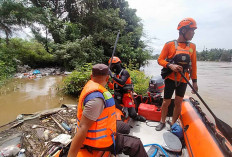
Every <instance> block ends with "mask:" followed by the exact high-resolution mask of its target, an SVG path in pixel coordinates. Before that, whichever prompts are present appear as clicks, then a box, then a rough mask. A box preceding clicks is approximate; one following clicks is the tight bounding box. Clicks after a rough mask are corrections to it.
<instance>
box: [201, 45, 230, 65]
mask: <svg viewBox="0 0 232 157" xmlns="http://www.w3.org/2000/svg"><path fill="white" fill-rule="evenodd" d="M231 58H232V50H231V49H229V50H225V49H216V48H215V49H210V50H207V49H206V50H203V51H202V52H198V53H197V59H198V60H200V61H226V62H231V61H232V60H231Z"/></svg>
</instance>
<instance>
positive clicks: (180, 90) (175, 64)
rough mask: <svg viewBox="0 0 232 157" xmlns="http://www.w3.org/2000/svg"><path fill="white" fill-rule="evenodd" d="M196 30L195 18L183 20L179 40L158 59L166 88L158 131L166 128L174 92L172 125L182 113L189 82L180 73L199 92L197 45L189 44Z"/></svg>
mask: <svg viewBox="0 0 232 157" xmlns="http://www.w3.org/2000/svg"><path fill="white" fill-rule="evenodd" d="M195 29H197V24H196V21H195V20H194V19H193V18H185V19H183V20H182V21H181V22H180V23H179V25H178V27H177V30H179V38H178V39H177V40H173V41H170V42H167V43H166V44H165V45H164V47H163V50H162V52H161V54H160V56H159V58H158V64H160V65H161V66H163V69H162V70H161V75H162V77H163V79H165V88H164V99H163V103H162V113H161V121H160V124H159V125H158V126H157V127H156V130H157V131H160V130H162V129H163V128H164V127H165V119H166V116H167V112H168V106H169V105H170V103H171V98H172V95H173V93H174V91H175V101H174V103H175V107H174V111H173V117H172V122H171V125H173V124H174V123H175V122H176V120H177V119H178V117H179V115H180V113H181V104H182V101H183V97H184V94H185V91H186V88H187V82H186V81H185V80H184V79H183V78H182V77H181V74H180V73H179V72H180V71H181V72H183V73H184V75H185V77H187V79H188V80H189V79H190V77H191V79H192V84H193V87H194V89H195V90H196V91H198V86H197V65H196V61H197V59H196V45H195V44H193V43H191V42H189V41H190V40H192V38H193V36H194V34H195V32H194V31H195ZM189 75H190V77H189ZM192 92H193V91H192Z"/></svg>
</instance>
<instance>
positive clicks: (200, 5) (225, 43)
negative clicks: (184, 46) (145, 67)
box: [128, 0, 232, 53]
mask: <svg viewBox="0 0 232 157" xmlns="http://www.w3.org/2000/svg"><path fill="white" fill-rule="evenodd" d="M128 2H129V5H130V7H131V8H134V9H137V16H139V17H140V18H141V19H142V23H143V25H144V33H145V34H146V38H148V39H150V38H158V39H159V40H152V41H151V42H150V43H149V45H150V46H152V47H153V48H154V49H155V51H154V52H155V53H159V52H160V51H161V50H162V47H163V45H164V44H165V42H167V41H170V40H173V39H176V38H177V37H178V31H177V30H176V27H177V25H178V23H179V22H180V20H182V19H183V18H185V17H192V18H194V19H195V20H196V21H197V25H198V29H197V30H196V33H195V36H194V38H193V40H192V42H194V43H196V45H197V50H198V51H202V50H203V48H204V47H206V48H208V49H210V48H225V49H232V44H231V37H232V27H231V25H232V18H231V17H232V9H231V8H232V1H231V0H220V1H219V0H128Z"/></svg>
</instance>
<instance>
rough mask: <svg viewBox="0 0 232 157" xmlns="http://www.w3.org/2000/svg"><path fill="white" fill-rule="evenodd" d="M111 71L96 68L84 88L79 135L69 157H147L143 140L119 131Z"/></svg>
mask: <svg viewBox="0 0 232 157" xmlns="http://www.w3.org/2000/svg"><path fill="white" fill-rule="evenodd" d="M108 80H109V68H108V66H107V65H105V64H96V65H94V66H93V68H92V75H91V80H89V81H88V82H87V84H86V85H85V86H84V88H83V90H82V92H81V95H80V97H79V102H78V112H77V133H76V135H75V136H74V138H73V140H72V144H71V146H70V150H69V153H68V157H77V154H78V156H80V157H81V156H83V157H85V156H88V157H91V156H93V157H95V156H98V155H99V156H103V155H104V154H105V153H106V151H107V152H111V153H113V154H120V153H122V152H123V153H124V154H126V155H129V156H133V157H141V156H143V157H147V153H146V151H145V149H144V147H143V144H142V142H141V141H140V139H139V138H137V137H133V136H129V135H125V134H120V133H118V132H117V131H116V114H115V110H116V108H115V101H114V98H113V97H112V95H111V93H110V92H109V91H108V90H107V89H106V88H105V85H106V84H107V82H108Z"/></svg>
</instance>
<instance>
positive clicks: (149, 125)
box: [119, 119, 188, 157]
mask: <svg viewBox="0 0 232 157" xmlns="http://www.w3.org/2000/svg"><path fill="white" fill-rule="evenodd" d="M169 121H171V120H170V119H169ZM158 124H159V122H154V121H147V122H139V121H134V120H130V121H129V125H130V126H131V127H132V128H131V131H130V135H133V136H136V137H139V138H140V139H141V141H142V143H143V145H147V144H158V145H161V146H163V145H164V143H165V142H164V138H163V134H164V133H165V132H169V130H170V129H171V128H170V125H169V124H167V123H166V126H165V128H164V129H163V130H161V131H156V130H155V127H156V126H157V125H158ZM149 148H150V146H148V147H145V150H146V151H148V150H149ZM169 156H170V157H172V156H175V157H176V155H171V154H169ZM180 156H183V157H186V156H188V155H187V152H183V151H182V155H180ZM119 157H128V156H127V155H124V154H120V155H119Z"/></svg>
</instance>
